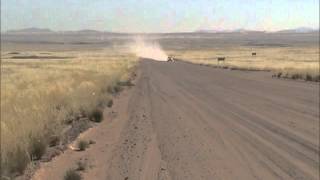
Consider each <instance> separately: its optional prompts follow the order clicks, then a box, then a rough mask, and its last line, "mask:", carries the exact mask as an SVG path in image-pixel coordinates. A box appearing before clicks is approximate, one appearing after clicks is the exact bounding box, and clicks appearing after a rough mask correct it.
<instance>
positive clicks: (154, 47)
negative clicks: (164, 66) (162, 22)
mask: <svg viewBox="0 0 320 180" xmlns="http://www.w3.org/2000/svg"><path fill="white" fill-rule="evenodd" d="M130 50H131V52H133V53H134V54H136V56H138V57H142V58H148V59H153V60H157V61H166V60H167V57H168V55H167V54H166V53H165V52H164V51H163V50H162V48H161V47H160V45H159V44H158V43H157V42H155V41H146V40H145V39H144V38H142V37H136V38H134V42H133V43H132V44H131V45H130Z"/></svg>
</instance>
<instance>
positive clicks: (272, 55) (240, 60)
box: [169, 47, 320, 81]
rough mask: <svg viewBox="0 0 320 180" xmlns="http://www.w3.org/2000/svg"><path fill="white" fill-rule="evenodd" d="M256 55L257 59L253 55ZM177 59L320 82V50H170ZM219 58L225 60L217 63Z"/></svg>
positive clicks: (311, 48) (312, 48)
mask: <svg viewBox="0 0 320 180" xmlns="http://www.w3.org/2000/svg"><path fill="white" fill-rule="evenodd" d="M252 52H256V53H257V55H256V56H252V54H251V53H252ZM169 54H172V55H174V56H175V57H176V58H178V59H183V60H186V61H190V62H192V63H197V64H203V65H210V66H214V67H220V68H227V69H240V70H267V71H273V72H274V76H275V77H281V78H292V79H304V80H308V81H320V74H319V47H258V48H249V47H233V48H231V47H228V48H226V47H224V48H214V49H210V50H186V51H184V50H182V51H171V52H169ZM217 57H226V60H225V62H220V63H218V62H217Z"/></svg>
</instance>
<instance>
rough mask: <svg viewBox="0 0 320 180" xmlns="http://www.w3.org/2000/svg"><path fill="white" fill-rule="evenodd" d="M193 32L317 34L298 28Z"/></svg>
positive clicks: (311, 29) (307, 29)
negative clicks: (270, 30)
mask: <svg viewBox="0 0 320 180" xmlns="http://www.w3.org/2000/svg"><path fill="white" fill-rule="evenodd" d="M195 32H198V33H199V32H200V33H313V32H319V29H314V28H309V27H299V28H294V29H284V30H279V31H272V32H269V31H256V30H247V29H231V30H225V29H210V30H202V29H201V30H198V31H195Z"/></svg>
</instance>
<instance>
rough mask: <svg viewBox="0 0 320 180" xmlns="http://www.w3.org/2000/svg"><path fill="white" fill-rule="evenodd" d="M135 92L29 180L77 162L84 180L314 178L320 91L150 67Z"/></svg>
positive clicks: (256, 75) (258, 76) (239, 74)
mask: <svg viewBox="0 0 320 180" xmlns="http://www.w3.org/2000/svg"><path fill="white" fill-rule="evenodd" d="M135 84H136V85H135V86H134V87H133V88H131V89H130V90H128V91H125V92H124V93H122V95H121V97H120V98H118V99H117V100H116V101H115V106H114V107H113V111H115V112H116V113H111V112H106V113H107V114H109V115H108V116H107V117H106V120H105V121H103V122H102V123H101V124H99V125H98V126H96V127H94V128H92V129H90V130H89V131H87V132H85V133H84V134H82V135H81V138H86V139H92V140H94V141H95V142H96V144H93V145H91V146H90V148H89V149H87V150H86V151H82V152H77V151H72V150H67V151H66V152H65V153H64V154H62V155H60V156H58V157H56V158H55V159H54V160H53V161H51V162H49V163H45V164H42V165H41V168H40V169H39V171H37V173H36V174H35V176H34V179H48V180H49V179H62V177H63V175H64V173H65V171H66V170H67V169H69V168H73V167H75V165H76V162H77V161H79V159H81V158H82V160H86V161H87V162H88V164H89V166H88V168H87V169H86V170H85V171H84V172H81V174H82V176H83V177H84V179H90V180H91V179H108V180H152V179H159V180H166V179H172V180H182V179H183V180H188V179H190V180H198V179H208V180H211V179H245V180H249V179H267V180H269V179H318V178H319V172H318V168H319V156H318V154H319V84H317V83H306V82H298V81H291V80H279V79H272V78H271V75H270V74H269V73H263V72H245V71H230V70H223V69H215V68H210V67H205V66H199V65H192V64H188V63H183V62H174V63H167V62H157V61H148V60H145V61H142V62H141V65H140V70H139V78H138V79H137V82H135ZM109 111H110V110H109Z"/></svg>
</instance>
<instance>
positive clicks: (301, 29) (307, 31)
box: [277, 27, 319, 33]
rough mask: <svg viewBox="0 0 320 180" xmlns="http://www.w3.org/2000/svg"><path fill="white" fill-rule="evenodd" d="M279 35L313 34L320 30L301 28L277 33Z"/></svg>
mask: <svg viewBox="0 0 320 180" xmlns="http://www.w3.org/2000/svg"><path fill="white" fill-rule="evenodd" d="M277 32H278V33H311V32H319V29H314V28H309V27H299V28H295V29H285V30H280V31H277Z"/></svg>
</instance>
